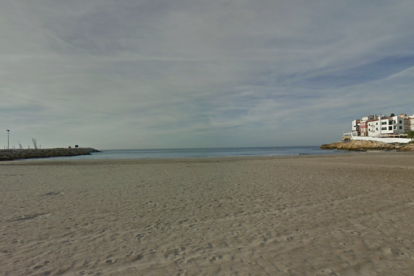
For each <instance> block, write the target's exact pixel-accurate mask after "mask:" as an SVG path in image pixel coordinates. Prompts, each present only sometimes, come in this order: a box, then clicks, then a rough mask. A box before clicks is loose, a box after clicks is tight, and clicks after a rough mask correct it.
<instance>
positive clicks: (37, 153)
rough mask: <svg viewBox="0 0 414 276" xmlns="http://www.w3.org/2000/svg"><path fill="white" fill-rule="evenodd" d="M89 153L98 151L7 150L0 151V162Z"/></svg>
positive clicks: (60, 149)
mask: <svg viewBox="0 0 414 276" xmlns="http://www.w3.org/2000/svg"><path fill="white" fill-rule="evenodd" d="M91 152H99V151H98V150H96V149H94V148H73V149H69V148H53V149H9V150H0V161H5V160H16V159H28V158H48V157H59V156H77V155H90V154H91Z"/></svg>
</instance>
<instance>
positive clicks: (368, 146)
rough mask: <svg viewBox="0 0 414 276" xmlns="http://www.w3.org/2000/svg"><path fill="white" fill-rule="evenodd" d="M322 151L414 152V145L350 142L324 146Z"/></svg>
mask: <svg viewBox="0 0 414 276" xmlns="http://www.w3.org/2000/svg"><path fill="white" fill-rule="evenodd" d="M321 149H337V150H347V151H367V150H384V151H387V150H396V151H414V144H412V143H408V144H400V143H383V142H376V141H360V140H359V141H350V142H346V143H345V142H336V143H331V144H323V145H322V146H321Z"/></svg>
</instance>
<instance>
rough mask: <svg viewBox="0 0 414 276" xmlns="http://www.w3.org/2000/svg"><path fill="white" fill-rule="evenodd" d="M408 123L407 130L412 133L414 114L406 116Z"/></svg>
mask: <svg viewBox="0 0 414 276" xmlns="http://www.w3.org/2000/svg"><path fill="white" fill-rule="evenodd" d="M408 119H409V122H410V126H409V130H412V131H414V114H413V115H411V116H408Z"/></svg>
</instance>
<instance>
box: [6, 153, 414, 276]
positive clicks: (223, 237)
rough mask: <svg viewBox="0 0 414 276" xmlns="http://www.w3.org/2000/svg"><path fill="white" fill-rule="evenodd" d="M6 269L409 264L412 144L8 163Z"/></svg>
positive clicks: (309, 268) (221, 269) (412, 269)
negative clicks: (348, 150)
mask: <svg viewBox="0 0 414 276" xmlns="http://www.w3.org/2000/svg"><path fill="white" fill-rule="evenodd" d="M0 191H1V195H0V275H13V276H14V275H414V154H413V153H396V152H391V153H383V152H378V153H355V154H344V155H327V156H297V157H272V158H205V159H196V158H188V159H159V160H99V161H92V160H89V161H88V160H85V161H76V160H71V161H53V160H42V161H30V160H25V161H10V162H1V163H0Z"/></svg>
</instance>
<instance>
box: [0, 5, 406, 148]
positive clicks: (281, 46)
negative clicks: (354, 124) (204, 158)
mask: <svg viewBox="0 0 414 276" xmlns="http://www.w3.org/2000/svg"><path fill="white" fill-rule="evenodd" d="M0 4H1V7H2V9H1V10H0V64H1V65H2V66H0V80H1V81H0V99H1V100H0V128H2V129H4V133H3V135H1V134H0V146H2V147H3V146H4V145H6V144H7V132H6V129H10V130H11V132H10V138H11V139H10V144H11V146H16V147H17V146H18V140H19V141H20V142H21V143H22V144H23V145H24V146H26V147H27V145H29V144H31V138H32V137H33V138H36V139H37V141H38V144H40V145H42V147H66V146H69V145H72V146H73V145H75V144H79V145H80V146H92V147H96V148H100V149H111V148H185V147H229V146H235V147H239V146H295V145H320V144H322V143H329V142H335V141H338V140H339V139H341V135H342V131H343V130H345V131H349V129H350V125H351V121H352V120H353V119H355V118H360V117H363V116H366V115H367V114H368V113H370V114H375V113H376V114H379V113H382V114H390V113H396V114H397V113H398V114H399V113H407V114H409V115H411V114H413V113H414V93H413V87H414V81H413V80H414V78H413V77H414V17H413V16H412V12H413V11H414V2H413V1H412V0H396V1H361V0H359V1H354V0H349V1H343V0H342V1H335V0H333V1H332V0H329V1H327V0H326V1H320V0H315V1H305V0H297V1H295V0H293V1H292V0H290V1H277V0H276V1H275V0H255V1H249V0H231V1H223V0H221V1H216V0H210V1H199V0H191V1H190V0H174V1H166V0H162V1H160V0H152V1H139V0H116V1H112V0H88V1H84V0H82V1H81V0H72V1H63V0H14V1H8V0H0Z"/></svg>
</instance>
